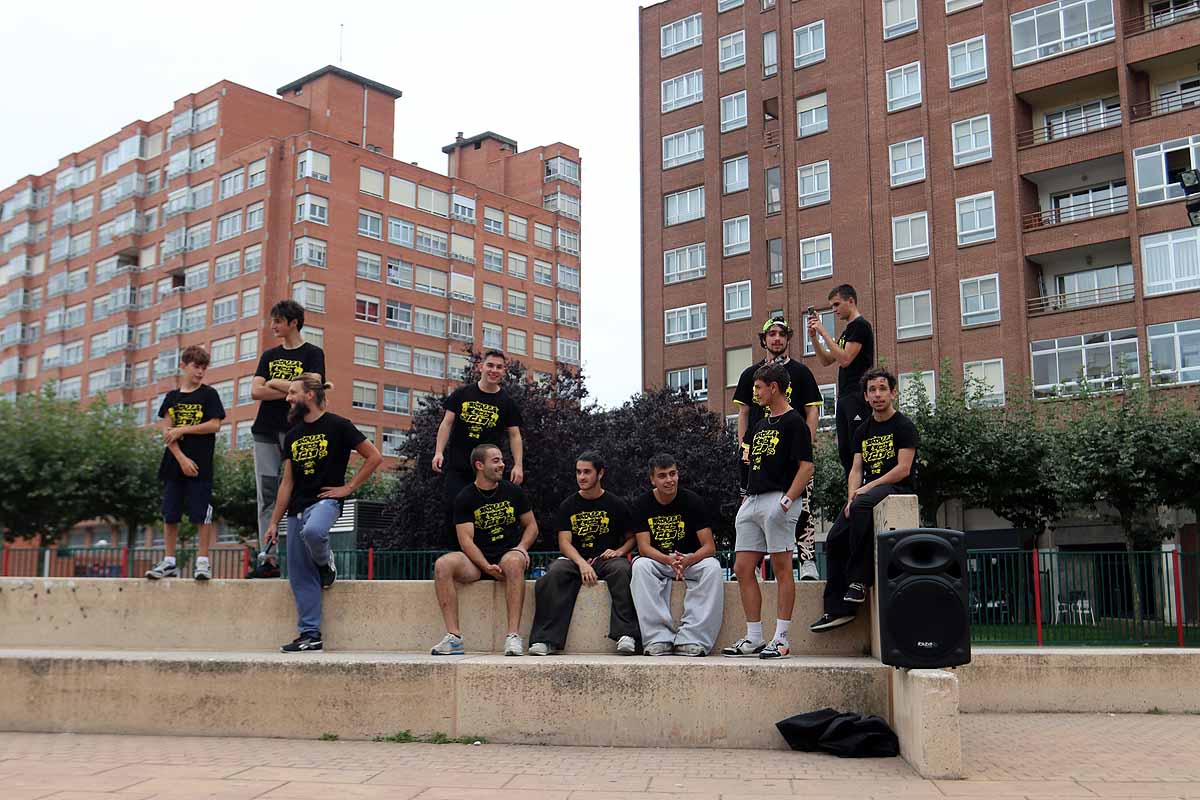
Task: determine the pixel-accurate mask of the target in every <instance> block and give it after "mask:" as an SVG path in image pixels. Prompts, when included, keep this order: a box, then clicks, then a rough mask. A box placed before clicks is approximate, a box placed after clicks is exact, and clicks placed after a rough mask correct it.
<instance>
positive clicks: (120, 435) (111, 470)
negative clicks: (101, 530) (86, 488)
mask: <svg viewBox="0 0 1200 800" xmlns="http://www.w3.org/2000/svg"><path fill="white" fill-rule="evenodd" d="M84 419H85V420H86V423H87V426H86V429H85V430H84V432H83V435H84V436H85V437H86V439H87V440H88V441H94V442H102V443H104V447H103V448H102V449H101V450H99V451H90V452H89V453H88V454H87V455H86V456H85V460H88V461H90V460H91V459H93V458H94V459H96V461H94V462H92V464H91V465H89V468H90V469H93V470H95V471H94V472H93V474H95V475H102V476H103V480H98V481H95V482H94V483H93V484H92V486H91V487H90V488H91V489H92V495H91V497H90V498H89V499H88V508H89V509H90V514H91V515H93V516H100V515H103V516H107V517H109V518H111V519H113V520H114V521H118V520H119V521H121V522H123V523H124V524H125V541H126V542H127V543H128V544H129V545H130V546H133V545H134V543H135V536H136V532H137V531H138V530H139V529H141V528H142V526H144V525H147V524H149V523H151V522H153V521H154V520H155V519H157V518H158V516H159V514H160V508H161V499H162V487H161V484H160V483H159V480H158V466H159V462H160V459H161V458H162V452H163V444H162V440H161V439H160V438H159V436H158V435H157V433H158V432H157V431H155V430H152V429H146V428H141V427H138V425H137V424H136V423H135V422H134V421H133V412H132V411H130V410H124V409H117V408H113V407H110V406H106V405H104V403H103V402H102V401H97V402H94V403H93V404H92V405H91V407H90V408H89V409H88V413H87V414H86V415H85V417H84Z"/></svg>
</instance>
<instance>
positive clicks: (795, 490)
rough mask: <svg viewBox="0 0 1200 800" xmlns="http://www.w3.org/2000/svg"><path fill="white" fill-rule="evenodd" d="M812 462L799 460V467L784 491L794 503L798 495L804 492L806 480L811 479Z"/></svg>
mask: <svg viewBox="0 0 1200 800" xmlns="http://www.w3.org/2000/svg"><path fill="white" fill-rule="evenodd" d="M812 476H813V463H812V462H811V461H801V462H800V469H798V470H796V477H794V478H792V485H791V486H789V487H788V490H787V491H786V492H784V494H786V495H787V496H788V498H789V499H790V500H791V501H792V502H793V503H794V502H796V501H797V500H799V499H800V495H802V494H804V487H806V486H808V482H809V481H811V480H812Z"/></svg>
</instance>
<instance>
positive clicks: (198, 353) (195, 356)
mask: <svg viewBox="0 0 1200 800" xmlns="http://www.w3.org/2000/svg"><path fill="white" fill-rule="evenodd" d="M179 364H180V366H183V365H184V364H195V365H196V366H197V367H207V366H208V364H209V357H208V351H207V350H205V349H204V348H203V347H201V346H200V345H198V344H193V345H189V346H187V347H185V348H183V352H182V353H180V354H179Z"/></svg>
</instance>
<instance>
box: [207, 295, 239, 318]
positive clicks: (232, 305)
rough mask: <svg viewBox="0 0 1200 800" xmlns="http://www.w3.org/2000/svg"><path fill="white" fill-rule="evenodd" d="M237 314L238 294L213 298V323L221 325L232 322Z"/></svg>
mask: <svg viewBox="0 0 1200 800" xmlns="http://www.w3.org/2000/svg"><path fill="white" fill-rule="evenodd" d="M237 315H238V296H237V295H236V294H231V295H227V296H225V297H218V298H217V299H216V300H213V325H223V324H225V323H226V322H233V321H234V320H235V319H237Z"/></svg>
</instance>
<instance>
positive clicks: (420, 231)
mask: <svg viewBox="0 0 1200 800" xmlns="http://www.w3.org/2000/svg"><path fill="white" fill-rule="evenodd" d="M416 249H417V250H419V251H421V252H422V253H429V254H431V255H435V256H441V257H442V258H447V257H448V256H449V255H450V237H449V236H447V235H446V234H445V233H443V232H442V231H438V230H434V229H432V228H425V227H422V226H420V225H418V226H417V238H416Z"/></svg>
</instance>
